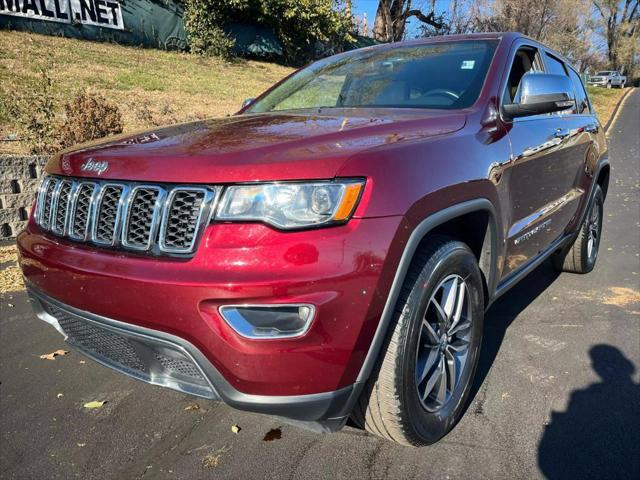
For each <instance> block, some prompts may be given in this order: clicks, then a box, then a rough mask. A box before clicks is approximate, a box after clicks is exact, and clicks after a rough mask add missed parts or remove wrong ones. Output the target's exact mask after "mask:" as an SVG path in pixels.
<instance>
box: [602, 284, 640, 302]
mask: <svg viewBox="0 0 640 480" xmlns="http://www.w3.org/2000/svg"><path fill="white" fill-rule="evenodd" d="M602 303H604V304H605V305H615V306H617V307H626V306H628V305H638V304H640V292H638V291H636V290H633V289H632V288H626V287H610V288H609V295H607V296H606V297H605V298H604V300H603V301H602Z"/></svg>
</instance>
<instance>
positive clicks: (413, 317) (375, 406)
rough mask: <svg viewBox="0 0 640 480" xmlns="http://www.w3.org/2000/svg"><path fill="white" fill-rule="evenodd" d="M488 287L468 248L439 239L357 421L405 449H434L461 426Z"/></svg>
mask: <svg viewBox="0 0 640 480" xmlns="http://www.w3.org/2000/svg"><path fill="white" fill-rule="evenodd" d="M483 318H484V294H483V284H482V278H481V274H480V269H479V268H478V263H477V261H476V258H475V256H474V255H473V253H472V252H471V250H470V249H469V247H468V246H467V245H465V244H464V243H462V242H459V241H456V240H453V239H450V238H448V237H441V236H434V237H432V238H430V239H429V240H428V241H427V242H426V244H425V245H424V246H423V247H422V248H420V249H419V251H418V252H417V253H416V255H415V257H414V259H413V261H412V264H411V266H410V268H409V272H408V274H407V278H406V279H405V282H404V285H403V288H402V292H401V295H400V298H399V299H398V303H397V306H396V311H395V316H394V319H393V321H392V324H391V325H390V327H389V334H388V336H387V339H386V342H385V347H384V350H383V352H382V354H381V358H380V360H379V364H378V367H377V369H376V371H375V373H374V374H373V375H372V378H370V379H369V381H368V382H367V385H366V387H365V389H364V391H363V393H362V395H361V397H360V399H359V401H358V403H357V405H356V407H355V408H354V411H353V413H352V418H353V419H354V421H355V422H356V423H357V424H359V425H360V426H361V427H364V428H365V429H366V430H367V431H369V432H371V433H374V434H376V435H378V436H381V437H383V438H387V439H389V440H392V441H394V442H397V443H400V444H404V445H414V446H420V445H429V444H431V443H434V442H436V441H438V440H439V439H440V438H442V437H443V436H444V435H446V434H447V433H448V432H449V431H450V430H451V429H452V428H453V427H454V426H455V425H456V423H457V422H458V420H459V419H460V417H461V415H462V412H463V410H464V407H465V405H466V402H467V399H468V396H469V392H470V389H471V385H472V382H473V377H474V374H475V370H476V366H477V363H478V358H479V353H480V344H481V342H482V325H483Z"/></svg>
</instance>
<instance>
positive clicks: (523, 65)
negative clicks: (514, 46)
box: [502, 47, 541, 103]
mask: <svg viewBox="0 0 640 480" xmlns="http://www.w3.org/2000/svg"><path fill="white" fill-rule="evenodd" d="M539 64H540V59H539V57H538V55H537V50H536V49H535V48H533V47H524V48H520V49H519V50H518V51H517V52H516V55H515V57H514V59H513V65H512V66H511V71H510V72H509V78H508V79H507V86H506V88H505V90H504V95H503V98H502V101H503V103H513V102H514V100H515V98H516V94H517V92H518V87H519V86H520V80H522V77H523V76H524V74H525V73H527V72H529V71H540V70H541V68H540V65H539Z"/></svg>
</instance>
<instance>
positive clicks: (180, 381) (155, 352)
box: [27, 284, 359, 431]
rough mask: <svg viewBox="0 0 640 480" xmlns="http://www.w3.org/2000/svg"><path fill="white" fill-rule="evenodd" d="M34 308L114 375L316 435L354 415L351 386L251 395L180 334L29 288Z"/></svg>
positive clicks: (353, 386) (72, 344) (353, 389)
mask: <svg viewBox="0 0 640 480" xmlns="http://www.w3.org/2000/svg"><path fill="white" fill-rule="evenodd" d="M27 291H28V293H29V296H30V297H31V299H32V300H33V308H34V311H35V313H36V315H37V316H38V318H40V319H41V320H43V321H45V322H47V323H49V324H50V325H52V326H53V327H54V328H56V330H58V331H59V332H60V333H61V334H62V335H63V336H64V337H65V340H66V342H67V343H68V344H69V345H70V346H72V347H73V348H74V349H76V350H78V351H80V352H81V353H83V354H84V355H86V356H88V357H89V358H91V359H93V360H95V361H96V362H98V363H100V364H102V365H105V366H107V367H109V368H112V369H113V370H116V371H118V372H120V373H123V374H125V375H128V376H130V377H133V378H136V379H138V380H142V381H143V382H146V383H150V384H154V385H160V386H163V387H168V388H171V389H174V390H178V391H180V392H183V393H188V394H192V395H197V396H201V397H204V398H208V399H210V400H218V401H223V402H224V403H226V404H228V405H229V406H231V407H234V408H237V409H240V410H247V411H252V412H258V413H268V414H271V415H278V416H281V417H284V418H286V419H289V420H294V421H297V422H300V423H301V424H302V426H307V427H308V428H312V429H314V430H322V431H333V430H336V429H339V428H340V427H342V425H343V424H344V422H345V421H346V419H347V418H348V415H349V410H350V405H351V403H352V402H351V399H352V396H353V394H354V392H357V391H358V390H359V388H358V386H357V385H350V386H348V387H345V388H342V389H340V390H337V391H333V392H325V393H319V394H311V395H293V396H264V395H248V394H244V393H242V392H239V391H238V390H236V389H234V388H233V387H232V386H231V385H230V384H229V382H227V381H226V380H225V379H224V377H223V376H222V375H221V374H220V372H218V370H216V368H215V367H214V366H213V365H212V364H211V362H209V361H208V360H207V358H206V357H205V356H204V355H203V354H202V352H200V351H199V350H198V349H197V348H196V347H195V346H194V345H193V344H191V343H189V342H188V341H186V340H184V339H182V338H180V337H177V336H175V335H171V334H167V333H164V332H159V331H156V330H151V329H148V328H143V327H138V326H134V325H131V324H127V323H123V322H119V321H117V320H113V319H110V318H105V317H101V316H99V315H95V314H92V313H89V312H86V311H83V310H79V309H77V308H74V307H71V306H69V305H65V304H63V303H61V302H59V301H57V300H55V299H53V298H51V297H49V296H48V295H46V294H45V293H43V292H41V291H39V290H38V289H37V288H35V287H33V286H32V285H29V284H28V285H27Z"/></svg>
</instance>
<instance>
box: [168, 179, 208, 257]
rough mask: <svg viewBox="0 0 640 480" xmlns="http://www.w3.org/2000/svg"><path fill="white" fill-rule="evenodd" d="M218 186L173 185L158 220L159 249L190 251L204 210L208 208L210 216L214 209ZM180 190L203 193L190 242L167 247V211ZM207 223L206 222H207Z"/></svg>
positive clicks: (200, 224)
mask: <svg viewBox="0 0 640 480" xmlns="http://www.w3.org/2000/svg"><path fill="white" fill-rule="evenodd" d="M220 190H221V189H219V188H213V187H212V188H210V189H209V188H203V187H175V188H173V189H172V190H171V191H170V192H169V195H167V198H166V200H165V204H164V206H163V212H162V221H161V222H160V236H159V238H158V247H159V248H160V251H162V252H166V253H191V252H192V251H193V248H194V246H195V244H196V243H197V241H198V239H199V237H200V234H201V230H202V228H203V225H204V223H205V222H203V220H202V217H203V216H204V213H205V210H206V209H207V208H209V215H207V217H208V218H210V217H211V213H212V212H213V211H214V210H215V204H216V202H217V199H218V198H219V191H220ZM180 192H202V193H204V198H203V199H202V204H201V205H200V211H199V212H198V217H197V219H196V222H195V230H194V232H193V238H192V239H191V243H190V245H189V247H188V248H175V247H169V246H167V245H166V243H165V234H166V230H167V221H168V217H169V212H170V211H171V204H172V202H173V199H174V197H175V196H176V194H177V193H180ZM207 223H208V222H207Z"/></svg>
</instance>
